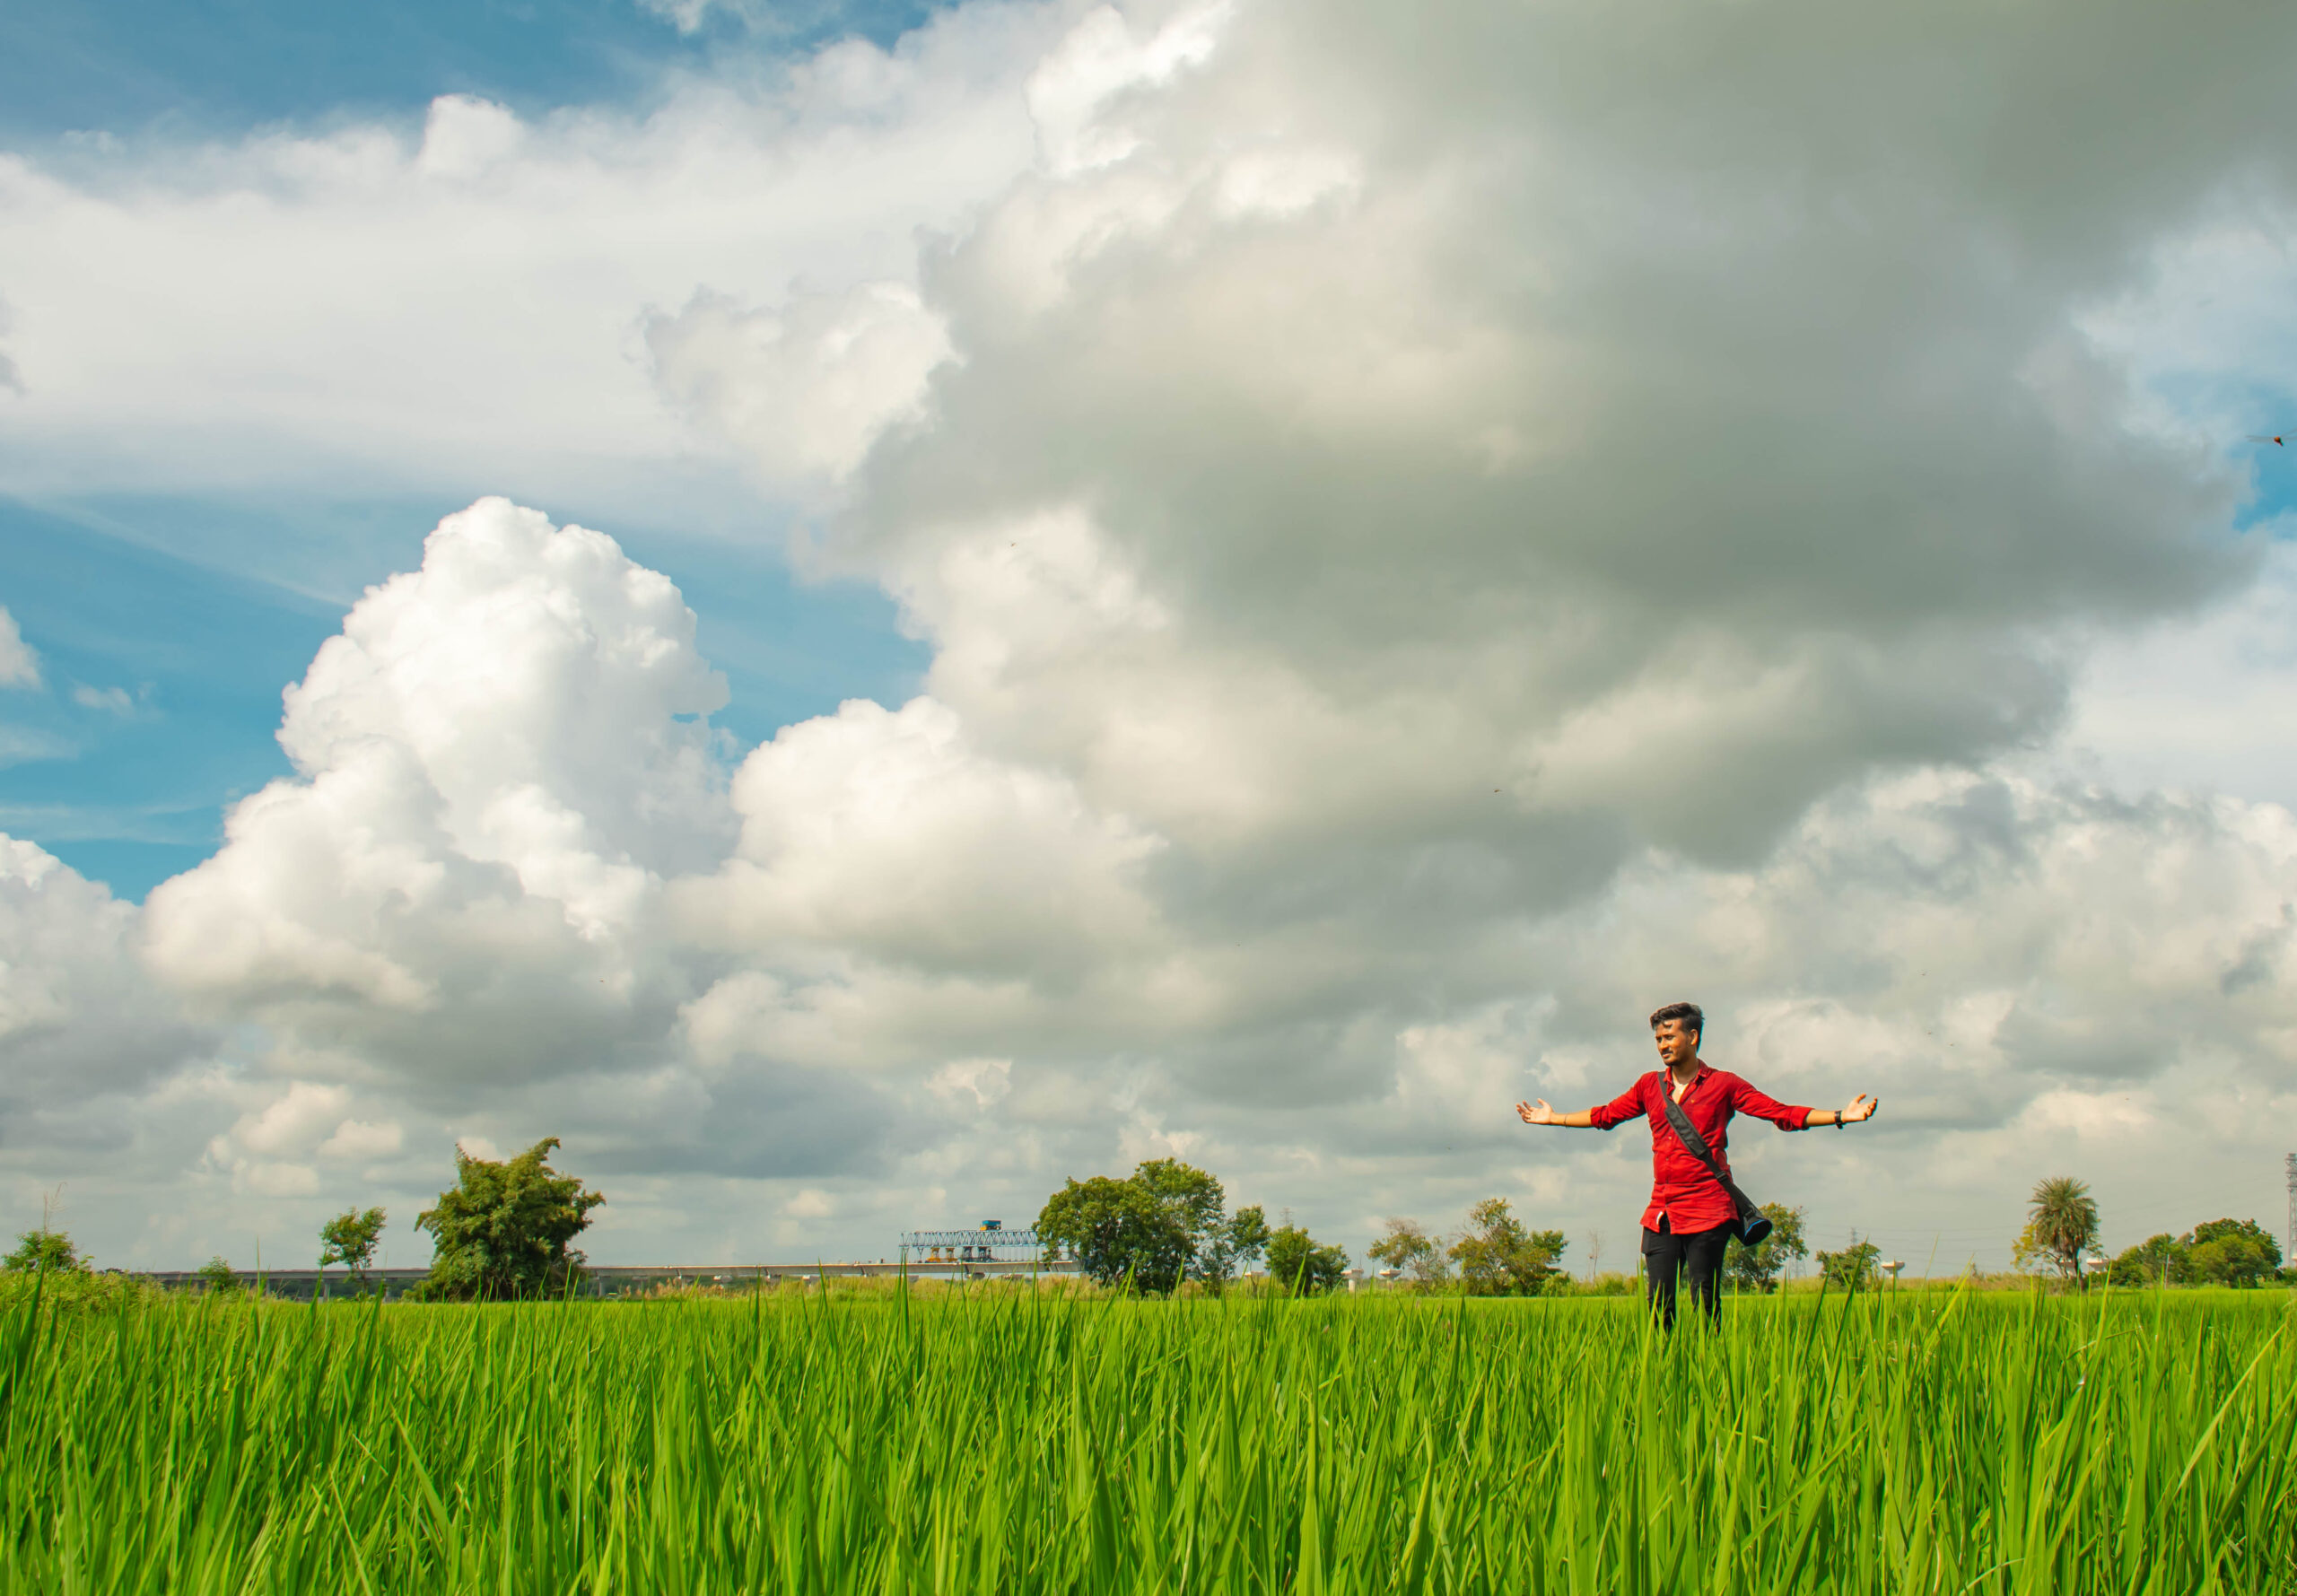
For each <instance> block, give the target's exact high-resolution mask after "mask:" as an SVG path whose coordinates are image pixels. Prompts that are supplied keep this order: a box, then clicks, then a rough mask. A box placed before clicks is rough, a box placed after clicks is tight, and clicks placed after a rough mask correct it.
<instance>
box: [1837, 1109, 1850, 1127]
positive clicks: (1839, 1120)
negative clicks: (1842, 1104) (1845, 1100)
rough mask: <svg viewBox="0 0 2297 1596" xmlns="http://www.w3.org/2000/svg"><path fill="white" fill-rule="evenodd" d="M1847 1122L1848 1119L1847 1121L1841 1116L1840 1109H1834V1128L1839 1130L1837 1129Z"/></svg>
mask: <svg viewBox="0 0 2297 1596" xmlns="http://www.w3.org/2000/svg"><path fill="white" fill-rule="evenodd" d="M1847 1123H1849V1121H1847V1120H1845V1119H1844V1118H1843V1117H1842V1111H1841V1110H1840V1109H1837V1110H1835V1111H1834V1128H1835V1129H1837V1130H1839V1129H1842V1128H1843V1127H1844V1126H1845V1125H1846V1124H1847Z"/></svg>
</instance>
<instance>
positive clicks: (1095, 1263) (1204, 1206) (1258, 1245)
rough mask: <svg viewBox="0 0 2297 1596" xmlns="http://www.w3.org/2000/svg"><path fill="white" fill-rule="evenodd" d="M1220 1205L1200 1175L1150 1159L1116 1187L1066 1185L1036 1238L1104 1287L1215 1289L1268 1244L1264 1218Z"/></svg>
mask: <svg viewBox="0 0 2297 1596" xmlns="http://www.w3.org/2000/svg"><path fill="white" fill-rule="evenodd" d="M1226 1203H1227V1192H1226V1191H1225V1190H1222V1188H1221V1185H1220V1182H1218V1180H1217V1179H1215V1178H1214V1177H1213V1176H1212V1175H1210V1174H1209V1173H1206V1172H1205V1171H1203V1170H1201V1169H1198V1168H1197V1167H1195V1166H1194V1165H1193V1164H1183V1163H1182V1162H1181V1161H1180V1160H1179V1159H1177V1158H1151V1159H1149V1160H1148V1161H1147V1162H1146V1163H1144V1164H1140V1165H1139V1166H1138V1167H1136V1168H1135V1169H1134V1170H1133V1172H1132V1173H1131V1175H1130V1176H1128V1177H1127V1178H1125V1179H1124V1180H1122V1181H1119V1180H1113V1179H1111V1178H1109V1177H1108V1176H1106V1175H1096V1176H1095V1177H1093V1179H1091V1180H1089V1181H1075V1180H1072V1181H1070V1182H1068V1184H1066V1185H1065V1186H1063V1187H1062V1188H1061V1190H1059V1191H1056V1192H1054V1193H1053V1194H1052V1196H1051V1197H1049V1198H1047V1199H1045V1204H1044V1208H1043V1209H1041V1210H1040V1211H1039V1212H1038V1214H1037V1223H1036V1230H1037V1235H1038V1238H1039V1239H1040V1240H1042V1241H1043V1242H1044V1243H1045V1244H1046V1245H1047V1247H1048V1248H1050V1249H1052V1250H1055V1251H1059V1250H1061V1249H1066V1250H1067V1251H1068V1252H1070V1254H1071V1255H1072V1256H1073V1257H1075V1258H1076V1260H1077V1261H1078V1263H1079V1266H1080V1267H1081V1268H1082V1269H1084V1271H1085V1272H1086V1273H1087V1275H1089V1276H1091V1277H1092V1278H1094V1279H1096V1280H1098V1281H1100V1282H1102V1283H1103V1284H1104V1285H1115V1284H1117V1283H1119V1282H1121V1281H1123V1280H1125V1279H1127V1278H1130V1279H1131V1281H1132V1283H1133V1285H1134V1286H1136V1287H1137V1288H1139V1289H1140V1290H1142V1291H1155V1292H1166V1291H1171V1290H1172V1289H1174V1288H1175V1286H1178V1285H1179V1284H1180V1283H1181V1281H1183V1280H1184V1279H1187V1280H1201V1281H1205V1282H1207V1283H1209V1284H1210V1285H1212V1286H1216V1287H1217V1286H1222V1285H1225V1284H1226V1283H1227V1280H1228V1279H1229V1278H1230V1277H1232V1276H1233V1275H1234V1274H1235V1273H1236V1269H1237V1268H1238V1266H1239V1265H1242V1264H1246V1263H1249V1262H1250V1261H1251V1260H1253V1259H1255V1258H1257V1257H1259V1256H1260V1255H1261V1253H1262V1252H1263V1251H1264V1250H1265V1249H1266V1247H1267V1245H1268V1241H1269V1230H1268V1219H1267V1216H1265V1215H1264V1214H1262V1212H1261V1210H1260V1209H1259V1208H1239V1209H1237V1210H1236V1216H1235V1217H1233V1218H1231V1217H1226V1216H1225V1215H1224V1213H1223V1209H1224V1208H1225V1205H1226Z"/></svg>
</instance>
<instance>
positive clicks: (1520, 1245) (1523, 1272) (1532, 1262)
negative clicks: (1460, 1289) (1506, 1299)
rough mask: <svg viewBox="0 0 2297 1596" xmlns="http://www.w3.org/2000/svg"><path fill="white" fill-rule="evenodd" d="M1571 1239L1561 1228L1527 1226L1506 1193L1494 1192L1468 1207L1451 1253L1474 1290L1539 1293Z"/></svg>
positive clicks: (1476, 1293) (1477, 1293)
mask: <svg viewBox="0 0 2297 1596" xmlns="http://www.w3.org/2000/svg"><path fill="white" fill-rule="evenodd" d="M1568 1244H1569V1243H1567V1242H1565V1241H1564V1239H1563V1233H1562V1232H1561V1231H1559V1230H1541V1231H1530V1230H1525V1229H1524V1225H1523V1221H1521V1220H1520V1219H1518V1218H1516V1217H1515V1215H1514V1214H1513V1213H1511V1212H1510V1211H1509V1210H1508V1207H1507V1199H1506V1198H1504V1197H1489V1198H1486V1199H1484V1200H1483V1201H1481V1202H1480V1203H1478V1204H1476V1205H1475V1207H1473V1208H1470V1209H1469V1210H1468V1227H1467V1229H1466V1231H1465V1232H1464V1233H1463V1234H1462V1235H1461V1237H1460V1239H1459V1240H1458V1241H1456V1242H1454V1243H1452V1252H1451V1256H1452V1260H1453V1261H1454V1262H1455V1263H1457V1264H1458V1265H1459V1266H1460V1278H1461V1279H1462V1280H1463V1281H1464V1282H1465V1283H1466V1285H1467V1288H1468V1295H1470V1296H1537V1295H1539V1294H1540V1292H1541V1291H1542V1289H1543V1288H1544V1287H1545V1286H1547V1284H1548V1281H1549V1279H1550V1278H1551V1277H1553V1276H1554V1274H1555V1272H1556V1271H1555V1266H1556V1262H1557V1260H1559V1259H1560V1258H1562V1256H1563V1252H1564V1249H1565V1247H1566V1246H1568Z"/></svg>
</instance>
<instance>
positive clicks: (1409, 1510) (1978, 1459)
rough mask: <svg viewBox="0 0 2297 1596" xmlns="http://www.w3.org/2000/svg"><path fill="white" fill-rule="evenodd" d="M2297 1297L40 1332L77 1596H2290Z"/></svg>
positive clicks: (566, 1314)
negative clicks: (1712, 1316) (1688, 1312)
mask: <svg viewBox="0 0 2297 1596" xmlns="http://www.w3.org/2000/svg"><path fill="white" fill-rule="evenodd" d="M2293 1429H2297V1303H2293V1298H2292V1296H2291V1295H2290V1294H2289V1293H2286V1292H2282V1291H2266V1292H2258V1291H2250V1292H2239V1293H2237V1292H2220V1291H2181V1292H2173V1293H2166V1294H2165V1293H2140V1292H2100V1293H2096V1294H2092V1295H2089V1296H2087V1297H2081V1296H2071V1297H2032V1296H2011V1295H2002V1294H1988V1293H1981V1292H1975V1291H1961V1292H1943V1291H1922V1292H1905V1293H1901V1294H1895V1295H1894V1294H1892V1293H1890V1292H1881V1293H1871V1294H1865V1295H1859V1296H1856V1297H1846V1296H1842V1295H1830V1296H1827V1297H1824V1298H1819V1297H1816V1296H1806V1295H1800V1294H1798V1295H1795V1296H1792V1297H1770V1298H1739V1299H1733V1300H1731V1301H1728V1302H1726V1304H1725V1320H1724V1324H1723V1327H1722V1330H1721V1331H1720V1333H1710V1332H1708V1331H1707V1330H1705V1329H1704V1328H1703V1327H1697V1326H1687V1327H1686V1330H1684V1332H1682V1333H1681V1334H1679V1335H1678V1336H1676V1337H1675V1338H1673V1339H1668V1338H1666V1337H1664V1336H1661V1335H1658V1334H1655V1333H1654V1332H1653V1331H1652V1330H1650V1329H1649V1327H1648V1326H1647V1324H1646V1321H1645V1320H1644V1317H1643V1315H1642V1313H1641V1310H1640V1304H1639V1303H1638V1302H1636V1301H1634V1300H1633V1299H1620V1298H1602V1297H1593V1296H1590V1297H1577V1298H1564V1299H1557V1300H1552V1301H1545V1300H1536V1299H1535V1300H1533V1301H1528V1302H1509V1301H1504V1300H1502V1301H1478V1300H1466V1299H1459V1298H1450V1299H1411V1298H1402V1297H1397V1296H1392V1295H1386V1294H1382V1295H1376V1296H1358V1297H1357V1298H1354V1299H1350V1298H1348V1297H1345V1296H1341V1297H1338V1298H1333V1299H1325V1300H1308V1301H1288V1300H1284V1299H1280V1298H1274V1297H1255V1298H1236V1297H1232V1298H1229V1299H1227V1300H1204V1301H1187V1302H1154V1301H1149V1302H1144V1301H1139V1300H1132V1299H1123V1298H1097V1299H1096V1298H1087V1297H1081V1296H1077V1295H1065V1296H1064V1295H1053V1294H1050V1293H1030V1292H1026V1291H1010V1290H1008V1291H998V1292H977V1293H969V1294H968V1293H957V1292H948V1293H941V1294H933V1295H927V1294H924V1293H921V1292H908V1293H904V1292H900V1291H894V1292H886V1291H875V1292H868V1291H856V1292H852V1293H840V1292H836V1291H833V1292H831V1293H829V1294H827V1295H824V1294H822V1293H819V1292H814V1293H805V1294H798V1293H790V1294H780V1295H767V1294H760V1295H755V1296H754V1297H749V1298H739V1297H737V1298H732V1299H716V1300H712V1299H706V1298H697V1297H686V1298H665V1299H659V1300H654V1301H638V1302H624V1303H590V1302H581V1301H574V1302H565V1303H555V1304H502V1305H492V1306H399V1305H397V1304H392V1305H380V1304H371V1303H370V1304H348V1303H339V1304H280V1303H273V1302H263V1301H258V1300H253V1299H236V1300H235V1299H232V1298H230V1297H226V1296H222V1295H216V1296H211V1297H206V1298H201V1297H197V1296H190V1295H170V1296H158V1295H141V1296H135V1297H123V1298H119V1299H117V1300H114V1301H111V1302H109V1304H103V1303H91V1304H82V1305H74V1304H71V1303H69V1302H63V1303H59V1301H58V1299H57V1297H56V1296H55V1295H52V1294H51V1295H44V1296H43V1295H40V1294H39V1292H38V1291H37V1290H31V1291H23V1290H15V1291H11V1292H10V1293H8V1294H7V1295H5V1296H4V1297H0V1460H4V1461H0V1468H4V1476H0V1478H4V1483H0V1502H4V1507H5V1511H6V1514H7V1524H8V1533H7V1536H6V1539H5V1545H4V1548H0V1582H4V1584H5V1588H7V1589H9V1590H11V1591H26V1592H31V1591H43V1592H45V1591H57V1592H66V1591H70V1592H141V1591H154V1592H156V1591H170V1592H290V1591H295V1592H302V1591H313V1590H329V1591H333V1590H343V1591H365V1592H415V1591H424V1592H462V1591H470V1592H476V1591H480V1590H485V1591H491V1592H611V1591H677V1592H815V1591H821V1592H929V1591H930V1592H956V1591H977V1592H991V1591H996V1592H1007V1591H1016V1592H1018V1591H1047V1592H1050V1591H1093V1592H1101V1591H1109V1592H1136V1591H1137V1592H1147V1591H1170V1592H1182V1591H1237V1592H1279V1591H1300V1592H1311V1591H1333V1592H1337V1591H1411V1592H1420V1591H1430V1592H1466V1591H1488V1590H1511V1591H1527V1592H1550V1591H1553V1592H1575V1593H1577V1592H1692V1591H1696V1592H1714V1593H1716V1596H1724V1593H1731V1592H1962V1591H1969V1592H2039V1591H2052V1592H2092V1591H2095V1592H2126V1593H2130V1596H2137V1593H2140V1592H2161V1593H2165V1596H2166V1593H2168V1592H2179V1593H2183V1592H2205V1591H2223V1592H2276V1593H2278V1592H2285V1591H2289V1590H2292V1589H2297V1562H2293V1554H2292V1551H2291V1548H2292V1547H2293V1545H2297V1456H2293V1453H2297V1448H2293V1446H2292V1444H2291V1440H2290V1437H2291V1435H2292V1432H2293Z"/></svg>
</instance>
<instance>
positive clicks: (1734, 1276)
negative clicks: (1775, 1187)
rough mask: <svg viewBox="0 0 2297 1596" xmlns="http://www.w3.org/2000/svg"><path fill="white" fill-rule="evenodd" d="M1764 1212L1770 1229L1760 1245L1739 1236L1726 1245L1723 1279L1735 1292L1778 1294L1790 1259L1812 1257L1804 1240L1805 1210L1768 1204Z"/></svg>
mask: <svg viewBox="0 0 2297 1596" xmlns="http://www.w3.org/2000/svg"><path fill="white" fill-rule="evenodd" d="M1762 1211H1763V1214H1764V1217H1767V1218H1769V1221H1770V1225H1771V1230H1770V1234H1769V1235H1767V1236H1765V1237H1763V1239H1762V1244H1761V1245H1760V1246H1759V1247H1749V1246H1747V1245H1746V1244H1745V1243H1742V1242H1741V1241H1740V1240H1739V1239H1738V1238H1737V1237H1736V1236H1734V1237H1732V1238H1731V1240H1730V1241H1729V1242H1728V1243H1725V1246H1724V1249H1723V1279H1724V1282H1725V1284H1726V1285H1727V1286H1730V1288H1731V1289H1732V1290H1734V1291H1776V1290H1777V1289H1778V1277H1779V1276H1780V1275H1781V1274H1782V1273H1784V1272H1785V1270H1786V1261H1787V1260H1788V1259H1790V1258H1808V1257H1809V1256H1810V1255H1811V1250H1810V1248H1809V1247H1808V1246H1806V1245H1805V1244H1804V1240H1803V1210H1802V1209H1800V1208H1788V1207H1787V1206H1786V1204H1785V1203H1783V1202H1767V1203H1765V1204H1763V1205H1762Z"/></svg>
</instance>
